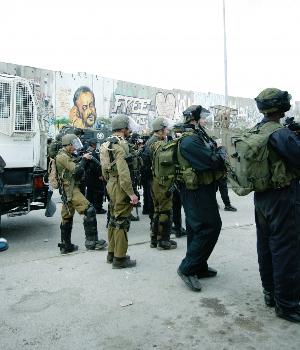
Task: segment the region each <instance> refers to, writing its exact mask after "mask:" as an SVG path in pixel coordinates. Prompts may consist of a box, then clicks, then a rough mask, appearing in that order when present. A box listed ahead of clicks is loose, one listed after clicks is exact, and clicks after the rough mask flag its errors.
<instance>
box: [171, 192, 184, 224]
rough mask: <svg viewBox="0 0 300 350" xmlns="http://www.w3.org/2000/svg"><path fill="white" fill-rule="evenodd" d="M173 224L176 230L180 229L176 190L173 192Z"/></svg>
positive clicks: (178, 196)
mask: <svg viewBox="0 0 300 350" xmlns="http://www.w3.org/2000/svg"><path fill="white" fill-rule="evenodd" d="M173 224H174V226H175V227H176V228H178V229H179V228H181V227H182V219H181V198H180V193H179V191H178V190H175V191H174V192H173Z"/></svg>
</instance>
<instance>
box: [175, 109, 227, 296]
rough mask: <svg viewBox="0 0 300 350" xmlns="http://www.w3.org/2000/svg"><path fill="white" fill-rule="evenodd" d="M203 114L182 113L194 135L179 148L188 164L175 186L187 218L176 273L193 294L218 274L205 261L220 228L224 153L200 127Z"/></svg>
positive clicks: (193, 112)
mask: <svg viewBox="0 0 300 350" xmlns="http://www.w3.org/2000/svg"><path fill="white" fill-rule="evenodd" d="M204 113H209V112H208V111H207V110H206V109H204V108H203V107H202V106H200V105H199V106H190V107H189V108H188V109H187V110H186V111H184V112H183V115H184V118H185V124H186V126H187V127H188V128H189V129H191V130H193V132H190V133H189V134H188V135H187V136H185V137H184V138H183V139H182V140H181V142H180V144H179V152H180V154H181V156H182V157H183V159H185V161H186V162H187V166H186V167H185V169H186V170H185V173H186V181H185V179H184V178H183V181H182V182H180V183H179V185H178V186H179V190H180V195H181V200H182V204H183V208H184V211H185V216H186V231H187V252H186V256H185V258H184V259H183V260H182V262H181V264H180V266H179V268H178V270H177V272H178V275H179V276H180V277H181V279H182V280H183V281H184V283H185V284H186V285H187V286H188V287H189V288H190V289H191V290H193V291H200V290H201V285H200V282H199V278H204V277H213V276H215V275H216V274H217V271H216V270H214V269H212V268H210V267H208V264H207V260H208V258H209V257H210V255H211V253H212V251H213V249H214V246H215V244H216V243H217V240H218V238H219V234H220V231H221V226H222V221H221V218H220V214H219V210H218V204H217V200H216V180H217V179H219V178H221V177H223V176H224V157H225V153H224V152H225V150H224V148H222V147H219V148H217V147H216V146H215V143H214V142H213V140H212V139H211V138H210V137H209V136H208V135H207V134H206V132H205V130H204V129H203V128H202V127H201V125H200V124H199V121H200V117H201V114H202V115H203V114H204ZM191 178H193V181H192V182H191V180H190V179H191Z"/></svg>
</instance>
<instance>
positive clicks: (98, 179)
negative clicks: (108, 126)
mask: <svg viewBox="0 0 300 350" xmlns="http://www.w3.org/2000/svg"><path fill="white" fill-rule="evenodd" d="M97 143H98V141H97V139H95V138H92V139H90V140H89V141H88V145H89V147H88V149H87V150H88V151H89V152H90V153H91V155H92V156H93V157H94V158H95V159H96V160H98V161H99V164H97V163H96V162H94V161H93V162H89V164H88V167H87V169H86V172H85V183H86V198H87V200H88V201H89V202H90V203H92V204H93V206H94V208H95V210H96V213H97V214H106V210H105V209H104V208H103V197H104V181H103V177H102V172H101V166H100V159H99V149H97Z"/></svg>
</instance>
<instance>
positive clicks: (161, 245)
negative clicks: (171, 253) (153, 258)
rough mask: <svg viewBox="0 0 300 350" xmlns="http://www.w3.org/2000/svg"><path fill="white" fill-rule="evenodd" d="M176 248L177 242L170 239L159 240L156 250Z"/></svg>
mask: <svg viewBox="0 0 300 350" xmlns="http://www.w3.org/2000/svg"><path fill="white" fill-rule="evenodd" d="M176 248H177V242H175V241H173V240H172V239H170V240H168V241H164V240H160V241H158V242H157V249H158V250H169V249H176Z"/></svg>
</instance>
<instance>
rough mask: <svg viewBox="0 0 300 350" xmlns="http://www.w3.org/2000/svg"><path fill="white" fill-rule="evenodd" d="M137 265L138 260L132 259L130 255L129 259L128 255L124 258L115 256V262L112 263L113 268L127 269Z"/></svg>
mask: <svg viewBox="0 0 300 350" xmlns="http://www.w3.org/2000/svg"><path fill="white" fill-rule="evenodd" d="M135 266H136V260H131V259H130V257H129V259H128V258H127V256H125V257H124V258H115V257H114V258H113V263H112V268H113V269H126V268H130V267H135Z"/></svg>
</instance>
